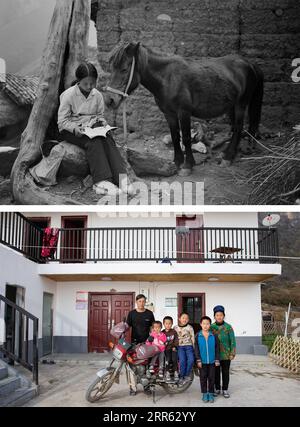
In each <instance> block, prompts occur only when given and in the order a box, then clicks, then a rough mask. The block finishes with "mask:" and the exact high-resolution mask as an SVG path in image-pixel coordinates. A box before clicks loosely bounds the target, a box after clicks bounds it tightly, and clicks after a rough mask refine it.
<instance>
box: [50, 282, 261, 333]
mask: <svg viewBox="0 0 300 427" xmlns="http://www.w3.org/2000/svg"><path fill="white" fill-rule="evenodd" d="M111 289H114V290H115V291H118V292H135V294H136V295H137V294H138V293H140V292H146V293H148V295H149V302H153V303H154V313H155V317H156V318H157V319H159V320H162V319H163V317H164V316H166V315H171V316H172V317H173V318H174V320H175V319H177V307H165V298H166V297H168V298H172V297H173V298H177V293H178V292H196V293H197V292H198V293H205V297H206V314H207V315H209V316H211V317H212V313H213V311H212V310H213V307H214V306H215V305H218V304H222V305H224V306H225V309H226V319H227V321H228V322H229V323H231V324H232V325H233V327H234V329H235V332H236V335H237V336H245V337H253V336H256V337H257V336H261V298H260V285H259V284H258V283H218V284H216V283H195V284H193V283H167V282H166V283H150V282H148V283H145V282H113V281H112V282H100V281H99V282H61V283H58V284H57V306H56V308H57V310H56V314H55V316H56V321H55V325H56V326H55V331H54V335H59V336H87V324H88V311H87V310H76V304H75V303H76V292H77V291H86V292H97V291H98V292H109V291H110V290H111Z"/></svg>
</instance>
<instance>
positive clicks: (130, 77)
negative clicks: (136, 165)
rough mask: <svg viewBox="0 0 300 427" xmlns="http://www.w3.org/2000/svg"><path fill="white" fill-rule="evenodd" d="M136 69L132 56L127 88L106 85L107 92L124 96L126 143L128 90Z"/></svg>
mask: <svg viewBox="0 0 300 427" xmlns="http://www.w3.org/2000/svg"><path fill="white" fill-rule="evenodd" d="M134 69H135V57H133V58H132V64H131V69H130V75H129V79H128V83H127V85H126V89H125V91H124V92H122V91H121V90H119V89H114V88H112V87H110V86H107V87H106V91H107V92H111V93H115V94H117V95H121V96H122V97H123V98H124V102H123V131H124V142H125V143H126V141H127V111H126V101H127V98H128V96H129V95H128V90H129V88H130V86H131V83H132V79H133V74H134Z"/></svg>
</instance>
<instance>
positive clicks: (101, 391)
mask: <svg viewBox="0 0 300 427" xmlns="http://www.w3.org/2000/svg"><path fill="white" fill-rule="evenodd" d="M124 336H125V333H124V332H123V333H122V335H121V337H120V338H119V339H118V341H117V343H116V344H114V343H113V342H110V343H109V347H110V348H111V350H112V360H111V362H110V364H109V366H108V367H107V368H103V369H100V371H98V372H97V374H96V375H97V376H96V378H95V380H94V381H93V382H92V383H91V384H90V386H89V387H88V389H87V392H86V400H87V401H88V402H91V403H95V402H97V401H99V400H100V399H102V398H103V397H104V395H105V394H106V393H107V392H108V391H109V389H110V388H111V387H112V386H113V384H114V383H117V384H119V380H120V374H121V371H122V370H123V369H125V373H126V380H127V384H128V385H129V387H130V390H133V391H134V392H136V390H137V385H138V384H141V385H142V386H143V387H144V389H145V388H146V389H147V388H148V389H149V390H150V392H151V394H152V398H153V402H154V403H155V393H156V386H157V385H158V386H161V387H162V388H163V389H164V390H165V391H166V392H167V393H168V394H178V393H183V392H184V391H186V390H187V389H188V388H189V387H190V386H191V384H192V382H193V379H194V371H192V372H191V380H190V381H186V382H183V383H181V382H179V381H178V380H177V381H176V380H175V379H174V377H172V378H171V381H168V382H166V380H165V378H159V376H158V366H155V367H154V373H150V372H149V369H148V365H149V353H148V354H146V353H145V350H144V349H145V347H143V345H134V344H131V343H128V342H127V341H126V339H125V338H124ZM149 348H151V347H149ZM143 355H144V356H143ZM146 356H147V357H146Z"/></svg>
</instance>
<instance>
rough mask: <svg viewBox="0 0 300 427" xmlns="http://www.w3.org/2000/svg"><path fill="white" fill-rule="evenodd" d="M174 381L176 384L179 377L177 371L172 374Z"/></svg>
mask: <svg viewBox="0 0 300 427" xmlns="http://www.w3.org/2000/svg"><path fill="white" fill-rule="evenodd" d="M174 381H176V382H178V381H179V375H178V372H177V371H175V372H174Z"/></svg>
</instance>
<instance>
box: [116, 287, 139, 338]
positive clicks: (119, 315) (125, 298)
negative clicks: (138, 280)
mask: <svg viewBox="0 0 300 427" xmlns="http://www.w3.org/2000/svg"><path fill="white" fill-rule="evenodd" d="M133 305H134V303H133V294H115V295H112V296H111V315H112V321H111V324H112V325H116V324H117V323H120V322H122V321H123V320H124V319H125V320H126V319H127V316H128V313H129V312H130V311H131V310H132V309H133ZM111 338H112V337H111ZM125 338H126V340H127V341H128V342H131V332H130V331H128V332H127V333H126V335H125Z"/></svg>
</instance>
